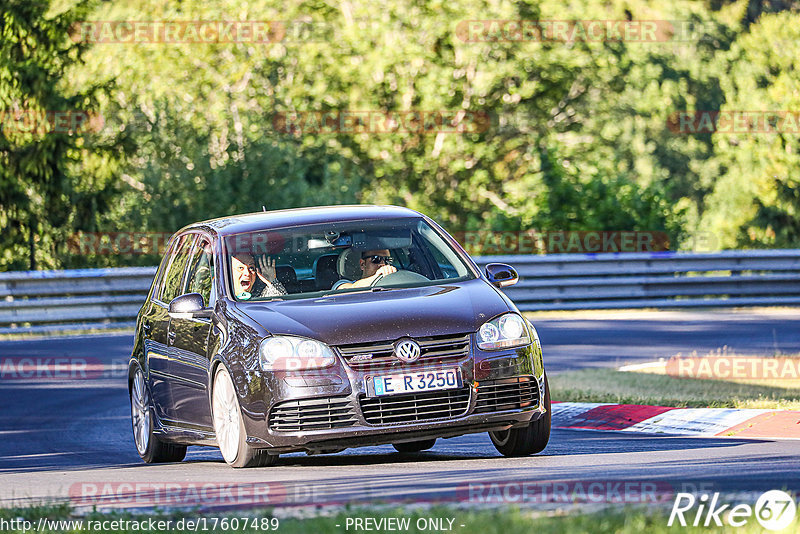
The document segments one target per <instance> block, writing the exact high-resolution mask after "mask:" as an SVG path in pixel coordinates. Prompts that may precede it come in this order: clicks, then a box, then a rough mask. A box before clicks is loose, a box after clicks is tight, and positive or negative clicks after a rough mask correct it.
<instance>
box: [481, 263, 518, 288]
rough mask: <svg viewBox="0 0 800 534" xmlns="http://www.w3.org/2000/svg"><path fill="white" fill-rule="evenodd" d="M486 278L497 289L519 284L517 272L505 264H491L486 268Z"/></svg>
mask: <svg viewBox="0 0 800 534" xmlns="http://www.w3.org/2000/svg"><path fill="white" fill-rule="evenodd" d="M486 278H488V279H489V282H491V284H492V285H493V286H495V287H499V288H503V287H508V286H513V285H514V284H516V283H517V282H519V275H518V274H517V271H515V270H514V268H513V267H512V266H510V265H506V264H505V263H490V264H488V265H487V266H486Z"/></svg>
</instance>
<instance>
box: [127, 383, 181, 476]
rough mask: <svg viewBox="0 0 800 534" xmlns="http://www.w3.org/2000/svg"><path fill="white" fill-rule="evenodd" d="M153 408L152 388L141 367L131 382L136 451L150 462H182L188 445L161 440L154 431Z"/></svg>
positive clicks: (132, 423) (132, 418)
mask: <svg viewBox="0 0 800 534" xmlns="http://www.w3.org/2000/svg"><path fill="white" fill-rule="evenodd" d="M153 419H154V416H153V409H152V407H151V406H150V390H149V389H148V388H147V381H146V380H145V378H144V373H143V372H142V370H141V369H138V368H137V369H136V372H135V373H134V375H133V381H132V382H131V425H132V427H133V441H134V443H135V444H136V452H138V453H139V456H140V457H141V458H142V460H144V461H145V462H146V463H148V464H154V463H163V462H180V461H181V460H183V459H184V458H185V457H186V445H175V444H172V443H166V442H164V441H161V440H160V439H159V438H158V436H156V435H155V434H154V433H153Z"/></svg>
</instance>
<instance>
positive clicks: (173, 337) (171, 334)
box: [167, 332, 175, 345]
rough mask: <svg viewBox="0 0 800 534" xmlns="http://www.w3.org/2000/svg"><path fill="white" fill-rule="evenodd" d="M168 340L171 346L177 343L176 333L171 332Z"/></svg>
mask: <svg viewBox="0 0 800 534" xmlns="http://www.w3.org/2000/svg"><path fill="white" fill-rule="evenodd" d="M167 339H168V340H169V343H170V345H172V344H173V343H175V332H170V333H168V334H167Z"/></svg>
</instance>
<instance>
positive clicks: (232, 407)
mask: <svg viewBox="0 0 800 534" xmlns="http://www.w3.org/2000/svg"><path fill="white" fill-rule="evenodd" d="M211 411H212V414H213V417H214V431H215V432H216V434H217V444H218V445H219V450H220V452H222V457H223V458H224V459H225V462H226V463H227V464H228V465H230V466H231V467H267V466H270V465H274V464H275V462H277V461H278V455H277V454H270V453H268V452H267V451H264V450H260V449H254V448H253V447H251V446H250V445H248V444H247V432H246V431H245V428H244V420H243V419H242V410H241V408H240V406H239V399H238V398H237V396H236V391H235V390H234V387H233V381H232V380H231V375H230V374H229V373H228V370H227V369H226V368H225V367H224V366H222V365H221V366H220V367H219V369H217V373H216V374H215V375H214V391H213V392H212V394H211Z"/></svg>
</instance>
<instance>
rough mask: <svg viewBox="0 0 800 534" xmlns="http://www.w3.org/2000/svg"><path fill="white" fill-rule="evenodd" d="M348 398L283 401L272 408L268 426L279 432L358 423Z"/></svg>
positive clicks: (337, 426)
mask: <svg viewBox="0 0 800 534" xmlns="http://www.w3.org/2000/svg"><path fill="white" fill-rule="evenodd" d="M357 422H358V421H357V420H356V415H355V410H354V407H353V402H352V401H351V400H350V399H349V398H347V397H324V398H318V399H302V400H293V401H286V402H280V403H278V404H276V405H275V406H274V407H273V408H272V412H270V416H269V428H270V430H274V431H276V432H299V431H303V430H328V429H331V428H340V427H346V426H353V425H356V424H357Z"/></svg>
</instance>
